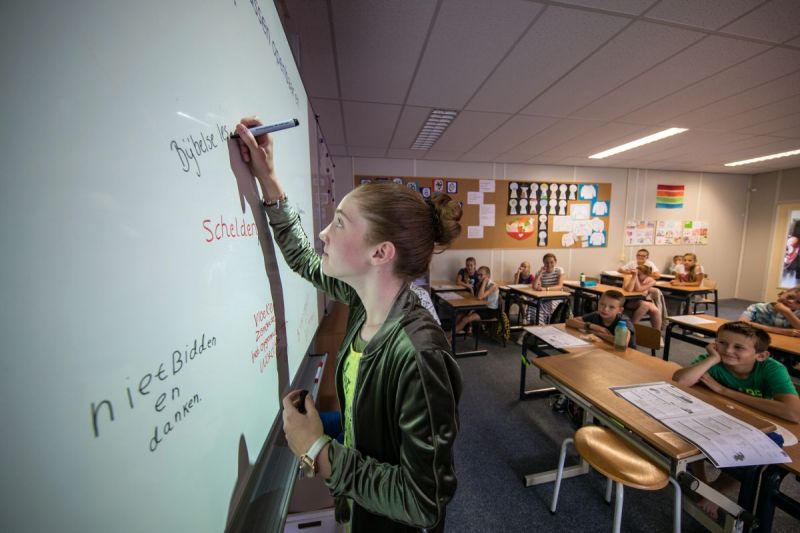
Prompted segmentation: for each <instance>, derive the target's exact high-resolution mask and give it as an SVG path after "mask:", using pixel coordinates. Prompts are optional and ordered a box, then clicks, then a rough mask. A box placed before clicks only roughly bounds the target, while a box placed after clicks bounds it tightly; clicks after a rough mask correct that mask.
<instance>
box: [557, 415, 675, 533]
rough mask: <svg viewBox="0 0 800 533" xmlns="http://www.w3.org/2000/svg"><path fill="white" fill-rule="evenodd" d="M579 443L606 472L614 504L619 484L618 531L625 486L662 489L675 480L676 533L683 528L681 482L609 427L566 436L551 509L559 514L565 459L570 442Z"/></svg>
mask: <svg viewBox="0 0 800 533" xmlns="http://www.w3.org/2000/svg"><path fill="white" fill-rule="evenodd" d="M570 442H575V448H576V449H577V450H578V453H579V454H580V456H581V457H582V458H583V459H584V460H585V461H586V462H587V463H589V464H590V465H591V466H592V468H594V469H595V470H597V471H598V472H600V473H601V474H603V475H604V476H605V477H606V478H607V479H608V484H607V485H606V495H605V499H606V502H608V503H611V487H612V481H613V484H614V485H615V486H616V489H617V494H616V499H615V505H614V529H613V531H614V533H619V531H620V527H621V525H622V499H623V487H624V486H628V487H633V488H636V489H641V490H660V489H663V488H664V487H666V486H667V483H672V486H673V487H675V509H674V514H673V524H672V530H673V532H674V533H680V531H681V489H680V486H679V485H678V482H677V481H675V480H674V479H672V478H671V477H670V476H669V475H668V474H667V472H665V471H664V470H662V469H661V468H659V467H658V466H656V465H655V464H654V463H653V462H652V461H650V459H648V458H646V457H644V456H643V455H642V454H641V453H640V452H639V451H638V450H636V449H635V448H633V447H632V446H631V445H630V444H628V443H627V442H626V441H625V440H624V439H623V438H622V437H620V436H619V435H617V434H616V433H614V432H613V431H611V430H610V429H608V428H605V427H601V426H583V427H581V428H580V429H578V431H576V432H575V438H574V439H570V438H567V439H564V442H563V443H562V444H561V454H560V456H559V458H558V473H557V474H556V484H555V488H554V491H553V502H552V503H551V505H550V512H551V513H553V514H555V512H556V505H557V504H558V492H559V489H560V488H561V478H562V477H563V475H564V460H565V458H566V455H567V445H568V444H569V443H570Z"/></svg>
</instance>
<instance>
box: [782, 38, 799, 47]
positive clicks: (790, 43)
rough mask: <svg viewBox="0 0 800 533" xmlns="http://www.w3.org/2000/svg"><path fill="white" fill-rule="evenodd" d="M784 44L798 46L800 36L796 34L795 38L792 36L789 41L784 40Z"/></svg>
mask: <svg viewBox="0 0 800 533" xmlns="http://www.w3.org/2000/svg"><path fill="white" fill-rule="evenodd" d="M784 44H788V45H790V46H800V36H798V37H796V38H794V39H792V40H790V41H786V42H785V43H784Z"/></svg>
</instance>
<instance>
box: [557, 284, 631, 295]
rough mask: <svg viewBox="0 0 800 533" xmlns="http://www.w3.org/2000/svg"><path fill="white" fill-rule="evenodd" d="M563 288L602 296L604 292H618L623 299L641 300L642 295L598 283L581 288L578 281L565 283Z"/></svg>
mask: <svg viewBox="0 0 800 533" xmlns="http://www.w3.org/2000/svg"><path fill="white" fill-rule="evenodd" d="M564 286H565V287H569V288H570V289H575V290H580V291H583V292H591V293H593V294H603V293H604V292H606V291H612V290H613V291H619V292H621V293H622V295H623V296H625V298H643V297H644V295H643V294H642V293H641V292H635V291H626V290H623V289H622V287H617V286H616V285H604V284H602V283H598V284H597V285H593V286H591V287H581V284H580V282H579V281H565V282H564Z"/></svg>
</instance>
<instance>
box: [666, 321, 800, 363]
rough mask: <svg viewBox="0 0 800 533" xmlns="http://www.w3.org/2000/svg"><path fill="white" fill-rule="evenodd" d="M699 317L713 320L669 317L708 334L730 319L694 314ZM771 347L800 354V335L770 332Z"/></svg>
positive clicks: (715, 331) (714, 332)
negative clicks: (791, 335) (793, 335)
mask: <svg viewBox="0 0 800 533" xmlns="http://www.w3.org/2000/svg"><path fill="white" fill-rule="evenodd" d="M693 316H696V317H698V318H705V319H706V320H711V321H712V322H711V323H710V324H690V323H688V322H686V321H684V320H681V319H680V317H679V316H671V317H667V320H669V321H670V322H677V323H678V324H681V325H685V326H687V327H689V328H691V329H693V330H697V331H701V332H704V333H708V334H712V335H713V334H716V333H717V330H718V329H719V327H720V326H721V325H722V324H724V323H726V322H730V320H726V319H724V318H719V317H716V316H711V315H693ZM769 336H770V339H772V341H771V342H770V347H772V348H775V349H777V350H780V351H782V352H787V353H791V354H795V355H800V337H790V336H789V335H779V334H777V333H770V334H769Z"/></svg>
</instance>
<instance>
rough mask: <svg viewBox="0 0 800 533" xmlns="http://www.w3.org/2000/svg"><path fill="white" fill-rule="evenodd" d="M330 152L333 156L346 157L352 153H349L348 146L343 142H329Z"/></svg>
mask: <svg viewBox="0 0 800 533" xmlns="http://www.w3.org/2000/svg"><path fill="white" fill-rule="evenodd" d="M328 154H330V155H332V156H345V157H347V156H349V155H350V154H348V153H347V146H344V145H341V144H329V145H328Z"/></svg>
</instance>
